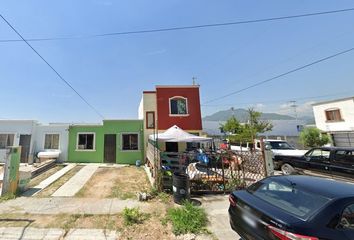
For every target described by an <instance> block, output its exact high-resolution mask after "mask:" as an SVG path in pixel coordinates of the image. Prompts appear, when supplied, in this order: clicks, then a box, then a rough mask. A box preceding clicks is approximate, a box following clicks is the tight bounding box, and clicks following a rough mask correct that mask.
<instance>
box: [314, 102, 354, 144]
mask: <svg viewBox="0 0 354 240" xmlns="http://www.w3.org/2000/svg"><path fill="white" fill-rule="evenodd" d="M312 106H313V112H314V115H315V121H316V127H317V128H319V129H320V130H321V131H323V132H326V133H329V134H330V135H331V136H332V140H333V144H334V145H335V146H338V147H354V97H348V98H342V99H336V100H331V101H324V102H318V103H315V104H313V105H312Z"/></svg>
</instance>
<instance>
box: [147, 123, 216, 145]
mask: <svg viewBox="0 0 354 240" xmlns="http://www.w3.org/2000/svg"><path fill="white" fill-rule="evenodd" d="M149 139H151V140H153V141H156V139H157V140H158V141H162V142H208V141H211V140H212V138H208V137H200V136H196V135H193V134H190V133H188V132H186V131H183V130H182V129H181V128H179V127H178V126H176V125H174V126H172V127H170V128H169V129H167V130H166V131H165V132H163V133H158V134H151V135H150V136H149Z"/></svg>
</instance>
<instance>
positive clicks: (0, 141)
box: [0, 134, 15, 149]
mask: <svg viewBox="0 0 354 240" xmlns="http://www.w3.org/2000/svg"><path fill="white" fill-rule="evenodd" d="M14 138H15V134H0V149H5V148H6V147H9V146H12V145H14Z"/></svg>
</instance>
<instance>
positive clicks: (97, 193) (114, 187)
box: [76, 166, 151, 199]
mask: <svg viewBox="0 0 354 240" xmlns="http://www.w3.org/2000/svg"><path fill="white" fill-rule="evenodd" d="M150 189H151V186H150V183H149V180H148V179H147V176H146V173H145V171H144V169H143V168H137V167H135V166H129V167H123V168H99V169H97V171H96V172H95V174H94V175H93V176H92V177H91V179H90V180H89V181H88V182H87V183H86V184H85V186H84V187H83V188H82V189H81V190H80V191H79V192H78V193H77V194H76V197H83V198H120V199H127V198H135V197H136V193H137V192H140V191H146V192H149V191H150Z"/></svg>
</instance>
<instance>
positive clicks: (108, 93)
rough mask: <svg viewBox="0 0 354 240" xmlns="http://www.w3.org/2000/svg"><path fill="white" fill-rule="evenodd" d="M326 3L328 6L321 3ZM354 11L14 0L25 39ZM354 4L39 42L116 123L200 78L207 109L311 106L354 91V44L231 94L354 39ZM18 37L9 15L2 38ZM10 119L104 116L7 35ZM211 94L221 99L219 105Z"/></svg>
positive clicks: (4, 114)
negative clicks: (152, 94)
mask: <svg viewBox="0 0 354 240" xmlns="http://www.w3.org/2000/svg"><path fill="white" fill-rule="evenodd" d="M319 3H320V4H319ZM352 7H354V3H353V1H350V0H341V1H333V0H321V1H319V0H289V1H284V0H268V1H264V0H247V1H246V0H244V1H238V0H221V1H211V0H194V1H182V0H169V1H165V0H155V1H146V0H130V1H113V0H77V1H72V0H60V1H46V0H21V1H20V0H2V1H1V3H0V13H1V14H2V15H3V16H4V17H5V18H6V19H7V20H8V21H9V22H10V23H11V24H12V25H13V26H14V27H15V28H16V29H17V30H18V32H20V33H21V34H22V35H23V36H24V38H25V39H26V38H46V37H65V36H83V35H92V34H101V33H109V32H122V31H135V30H145V29H156V28H169V27H177V26H189V25H200V24H209V23H220V22H231V21H243V20H253V19H260V18H270V17H279V16H287V15H298V14H304V13H312V12H321V11H331V10H337V9H344V8H352ZM353 23H354V11H351V12H342V13H337V14H330V15H322V16H315V17H307V18H298V19H288V20H282V21H270V22H262V23H253V24H243V25H233V26H223V27H213V28H203V29H190V30H181V31H170V32H159V33H147V34H132V35H116V36H107V37H101V38H87V39H74V40H56V41H38V42H31V44H32V46H33V47H34V48H35V49H36V50H37V51H38V52H39V53H40V54H41V55H42V56H43V57H44V58H45V59H46V60H47V61H48V62H49V63H50V64H51V65H52V66H53V67H54V68H55V69H56V70H57V71H58V72H59V73H60V74H61V75H62V76H63V77H64V78H65V80H66V81H68V82H69V83H70V84H71V85H72V86H73V87H74V88H75V89H76V90H77V91H78V92H79V93H80V94H81V95H82V96H83V97H84V98H85V99H86V100H87V101H88V102H89V103H90V104H91V105H93V106H94V107H95V108H96V109H97V110H98V111H99V112H100V113H101V114H102V115H103V116H104V118H106V119H135V118H137V114H138V106H139V102H140V99H141V94H142V91H144V90H154V88H155V85H179V84H182V85H186V84H192V78H193V77H196V82H197V83H198V84H199V85H200V95H201V103H202V115H203V116H205V115H210V114H212V113H214V112H216V111H219V110H225V109H229V108H231V107H234V108H247V107H254V108H256V109H257V110H259V111H263V112H277V113H284V114H290V115H291V114H294V110H293V108H291V107H290V104H289V101H291V100H296V105H298V107H297V112H298V114H299V115H308V114H311V109H312V108H311V104H312V103H314V102H316V101H320V100H327V99H336V98H341V97H348V96H354V66H353V62H354V52H350V53H347V54H345V55H341V56H338V57H336V58H333V59H330V60H328V61H326V62H322V63H320V64H317V65H314V66H311V67H309V68H306V69H304V70H301V71H298V72H296V73H293V74H290V75H287V76H284V77H282V78H279V79H276V80H274V81H271V82H268V83H266V84H263V85H260V86H257V87H254V88H250V89H248V90H247V91H244V92H242V93H239V94H235V95H231V96H229V97H226V98H223V99H220V100H217V101H211V100H213V99H215V98H218V97H220V96H224V95H226V94H229V93H231V92H234V91H237V90H239V89H242V88H245V87H247V86H250V85H252V84H254V83H257V82H260V81H263V80H266V79H268V78H271V77H274V76H276V75H279V74H282V73H284V72H287V71H289V70H292V69H294V68H297V67H300V66H302V65H305V64H308V63H311V62H313V61H316V60H318V59H320V58H323V57H326V56H329V55H332V54H335V53H337V52H340V51H343V50H346V49H349V48H352V47H354V31H353ZM3 39H18V36H16V34H15V33H14V32H13V31H12V30H11V29H10V28H9V27H8V26H7V25H6V24H5V23H4V22H3V21H2V19H0V40H3ZM0 83H1V85H0V89H1V94H0V102H1V103H2V104H1V106H2V107H1V111H0V119H37V120H39V121H41V122H100V121H101V120H102V119H101V117H100V116H99V115H97V114H96V113H95V112H94V111H93V110H92V109H90V108H89V107H88V106H87V105H86V104H85V103H84V102H83V101H82V100H81V99H80V98H79V97H78V96H77V95H76V94H75V93H74V92H73V91H72V90H71V89H70V88H69V87H68V86H66V85H65V84H64V83H63V82H62V81H61V80H60V79H59V78H58V77H57V76H56V75H55V73H54V72H53V71H52V70H51V69H50V68H49V67H48V66H47V65H46V64H45V63H44V62H43V61H42V60H41V59H40V58H39V57H38V56H37V55H36V54H35V53H34V52H33V51H32V50H31V49H30V48H29V47H28V46H27V45H26V44H25V43H24V42H6V43H4V42H3V43H1V42H0ZM210 101H211V102H210Z"/></svg>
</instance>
